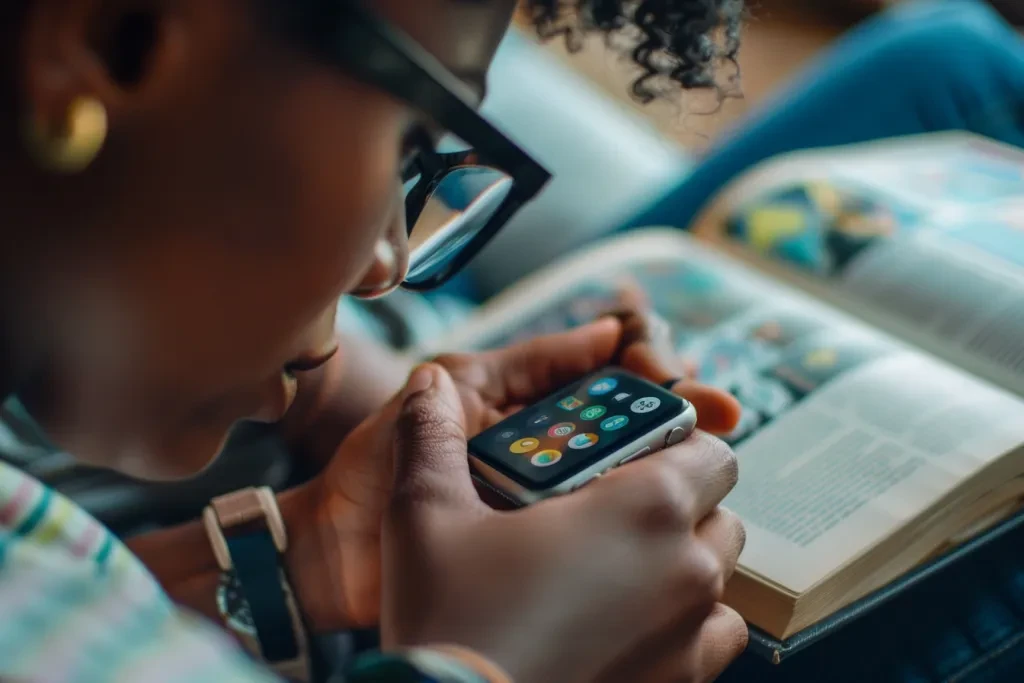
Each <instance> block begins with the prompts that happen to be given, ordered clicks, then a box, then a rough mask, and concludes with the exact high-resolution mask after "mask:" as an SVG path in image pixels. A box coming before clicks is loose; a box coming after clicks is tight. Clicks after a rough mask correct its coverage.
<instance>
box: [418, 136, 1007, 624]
mask: <svg viewBox="0 0 1024 683" xmlns="http://www.w3.org/2000/svg"><path fill="white" fill-rule="evenodd" d="M1022 198H1024V153H1022V152H1020V151H1018V150H1015V149H1012V148H1005V147H1001V146H998V145H996V144H994V143H990V142H988V141H986V140H983V139H980V138H975V137H970V136H966V135H959V134H957V135H940V136H924V137H920V138H908V139H906V140H904V141H900V142H886V143H884V144H877V145H868V146H861V147H851V148H844V149H833V150H823V151H818V152H811V153H800V154H795V155H792V156H789V157H785V158H781V159H778V160H775V161H772V162H770V163H768V164H766V165H764V166H762V167H760V168H758V169H755V170H754V171H752V172H751V173H750V174H748V175H747V176H746V177H744V178H742V179H740V180H739V181H738V182H737V183H736V184H734V186H733V187H731V188H730V189H728V190H727V191H726V192H725V193H724V194H723V196H722V197H721V198H720V200H719V201H717V202H716V203H715V205H714V206H713V207H712V208H711V209H710V210H709V212H708V213H707V214H706V215H705V217H704V219H703V220H702V221H701V223H700V226H699V228H698V229H697V231H696V233H695V235H696V237H693V236H690V235H687V234H686V233H684V232H682V231H679V230H665V229H650V230H643V231H637V232H632V233H627V234H624V235H620V236H617V237H615V238H612V239H609V240H607V241H605V242H603V243H601V244H598V245H597V246H595V247H593V248H591V249H589V250H587V251H584V252H583V253H579V254H576V255H574V256H572V257H570V258H567V259H564V260H562V261H561V262H559V263H557V264H555V265H553V266H550V267H548V268H545V269H544V270H542V271H541V272H539V273H537V274H535V275H534V276H532V277H530V278H528V279H527V280H524V281H522V282H521V283H519V284H517V285H516V286H515V287H513V288H511V289H510V290H508V291H506V292H505V293H503V294H501V295H499V296H498V297H496V298H495V299H494V300H492V302H490V303H489V304H488V305H486V306H485V307H484V308H483V309H481V311H480V313H479V314H478V315H477V316H476V317H475V318H474V319H472V320H471V322H470V323H469V324H468V325H467V326H465V327H463V328H462V329H460V330H459V331H458V332H457V333H456V334H454V335H453V336H450V337H448V338H445V339H443V340H441V341H440V342H439V343H438V344H436V345H435V346H433V347H431V348H430V349H424V351H425V352H427V351H429V352H438V351H441V350H456V349H481V348H490V347H494V346H498V345H503V344H506V343H508V342H510V341H513V340H516V339H520V338H523V337H528V336H533V335H536V334H541V333H547V332H553V331H558V330H561V329H564V328H566V327H568V326H571V325H575V324H578V323H581V322H585V321H587V320H589V319H592V318H593V317H595V316H597V315H599V314H600V313H601V312H602V311H604V310H606V309H607V308H608V307H610V306H612V305H615V304H616V303H617V301H618V300H619V299H620V298H621V297H623V296H628V297H632V298H634V299H635V298H636V297H637V296H642V297H644V298H645V299H646V301H647V303H648V304H649V306H650V307H651V308H652V309H653V310H655V311H656V312H658V313H659V314H660V315H661V316H662V317H663V318H665V319H666V320H667V321H668V322H669V323H670V324H671V325H672V328H673V333H674V343H675V345H676V347H677V349H678V351H679V353H680V355H681V356H682V357H683V358H684V359H685V361H686V363H687V367H688V368H689V372H690V373H691V374H692V375H693V376H694V377H696V378H698V379H700V380H702V381H704V382H707V383H709V384H713V385H716V386H719V387H722V388H725V389H727V390H729V391H731V392H732V393H733V394H734V395H735V396H736V397H737V398H738V399H739V400H740V401H741V403H742V404H743V406H744V413H743V417H742V420H741V423H740V424H739V426H738V427H737V428H736V430H735V431H734V432H733V433H732V434H729V435H728V436H727V437H726V440H727V441H728V442H729V443H730V444H731V445H732V446H733V447H734V448H735V450H736V452H737V454H738V456H739V460H740V469H741V476H740V483H739V485H738V486H737V487H736V489H735V490H734V491H733V493H731V494H730V496H729V497H728V498H727V499H726V501H725V504H726V505H727V506H728V507H730V508H731V509H732V510H734V511H735V512H737V513H738V514H739V515H740V516H741V517H742V518H743V520H744V522H745V524H746V526H747V531H748V540H747V547H746V549H745V551H744V553H743V555H742V557H741V558H740V568H739V571H738V572H737V575H736V576H735V578H734V579H733V580H732V581H731V582H730V585H729V586H728V589H727V601H728V602H729V603H730V604H731V605H732V606H734V607H735V608H737V609H738V610H739V611H740V613H741V614H743V615H744V617H745V618H746V619H747V620H748V621H750V622H751V623H753V624H754V625H756V626H758V627H760V628H761V629H762V630H764V631H765V632H767V633H769V634H771V635H773V636H775V637H777V638H779V639H785V638H788V637H789V636H791V635H792V634H794V633H797V632H799V631H801V630H803V629H805V628H807V627H808V626H810V625H812V624H814V623H816V622H819V621H821V620H823V619H826V618H827V617H828V616H829V615H831V614H833V613H835V612H836V611H837V610H840V609H842V608H843V607H845V606H847V605H849V604H850V603H852V602H854V601H856V600H858V599H860V598H862V597H864V596H866V595H867V594H869V593H871V592H873V591H875V590H877V589H879V588H881V587H882V586H884V585H886V584H888V583H890V582H892V581H894V580H895V579H898V578H899V577H900V576H902V575H904V574H905V573H906V572H908V571H909V570H911V569H913V568H914V567H915V566H917V565H920V564H921V563H922V562H925V561H926V560H928V559H930V558H932V557H934V556H936V554H938V553H942V552H943V551H944V550H947V549H949V548H950V547H952V546H954V545H956V544H959V543H961V542H963V541H964V540H965V539H968V538H970V537H971V536H972V535H974V534H977V533H979V532H980V531H981V530H984V529H985V528H987V527H988V526H989V525H991V524H993V523H995V522H997V521H1000V520H1002V519H1005V518H1006V517H1008V516H1009V515H1011V514H1013V513H1014V512H1016V511H1017V510H1019V509H1020V508H1021V506H1022V502H1024V399H1022V398H1021V396H1022V395H1024V201H1022ZM743 262H745V263H743ZM751 266H753V267H751Z"/></svg>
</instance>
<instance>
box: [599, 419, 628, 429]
mask: <svg viewBox="0 0 1024 683" xmlns="http://www.w3.org/2000/svg"><path fill="white" fill-rule="evenodd" d="M628 424H629V418H628V417H626V416H625V415H612V416H611V417H608V418H605V419H604V420H602V421H601V430H602V431H605V432H614V431H617V430H619V429H622V428H623V427H625V426H626V425H628Z"/></svg>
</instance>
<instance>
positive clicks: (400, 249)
mask: <svg viewBox="0 0 1024 683" xmlns="http://www.w3.org/2000/svg"><path fill="white" fill-rule="evenodd" d="M403 197H404V195H403V194H402V192H401V187H399V192H398V194H397V199H396V202H395V205H394V212H395V213H394V217H393V218H392V220H391V222H390V224H389V226H388V228H387V229H386V230H385V231H384V232H383V234H382V235H381V236H380V237H379V238H378V240H377V243H376V245H375V246H374V251H373V264H372V265H371V266H370V268H369V270H367V272H366V275H364V276H363V279H362V281H361V282H360V283H359V285H358V286H357V287H356V288H355V290H353V291H352V292H351V294H352V295H353V296H355V297H359V298H360V299H376V298H378V297H382V296H384V295H385V294H389V293H391V292H392V291H394V290H395V289H396V288H397V287H398V286H399V285H400V284H402V281H403V280H405V276H406V274H407V273H408V272H409V244H408V239H407V236H406V224H405V201H404V198H403Z"/></svg>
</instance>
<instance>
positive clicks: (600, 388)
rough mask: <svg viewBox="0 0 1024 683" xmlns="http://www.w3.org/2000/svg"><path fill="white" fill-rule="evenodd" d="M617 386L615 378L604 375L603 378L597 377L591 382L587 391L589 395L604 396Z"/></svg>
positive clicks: (617, 382)
mask: <svg viewBox="0 0 1024 683" xmlns="http://www.w3.org/2000/svg"><path fill="white" fill-rule="evenodd" d="M617 386H619V381H618V380H617V379H614V378H612V377H605V378H604V379H599V380H597V381H596V382H594V383H593V384H591V385H590V389H589V390H588V392H587V393H589V394H590V395H591V396H604V395H605V394H607V393H609V392H611V391H612V390H614V389H615V387H617Z"/></svg>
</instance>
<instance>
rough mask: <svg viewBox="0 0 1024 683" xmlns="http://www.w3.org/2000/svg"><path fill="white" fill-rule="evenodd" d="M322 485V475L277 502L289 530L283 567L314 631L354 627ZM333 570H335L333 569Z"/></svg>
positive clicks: (304, 614)
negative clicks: (342, 587) (342, 590)
mask: <svg viewBox="0 0 1024 683" xmlns="http://www.w3.org/2000/svg"><path fill="white" fill-rule="evenodd" d="M324 495H325V494H324V491H323V485H322V483H321V480H320V479H319V478H317V479H314V480H312V481H310V482H308V483H307V484H303V485H302V486H299V487H296V488H293V489H289V490H288V491H285V492H283V493H280V494H278V496H277V504H278V507H279V508H280V510H281V517H282V518H283V519H284V523H285V528H286V529H287V530H288V540H289V542H288V549H287V550H286V551H285V553H284V556H283V561H284V570H285V573H286V574H287V576H288V579H289V581H290V582H291V585H292V591H293V593H294V594H295V599H296V602H297V603H298V605H299V611H300V612H302V615H303V618H304V619H305V622H306V625H307V627H308V628H309V630H310V631H312V632H314V633H329V632H336V631H345V630H348V629H350V628H352V627H353V624H352V620H351V619H350V618H348V615H346V614H345V613H344V609H343V608H344V602H343V601H342V600H341V599H339V596H338V595H337V594H338V591H337V590H336V585H337V583H338V582H339V581H340V580H341V578H340V569H339V566H340V565H339V561H338V560H339V557H340V549H339V547H338V542H337V535H336V534H334V533H333V532H332V530H331V529H330V528H329V524H325V521H328V520H325V519H324V514H323V512H322V511H323V509H324V506H323V501H324ZM332 568H333V569H334V571H332V570H331V569H332Z"/></svg>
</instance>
